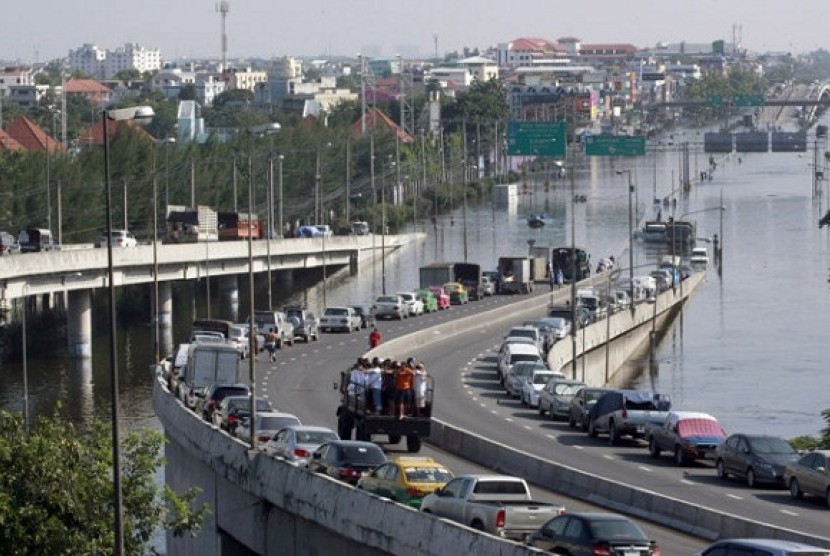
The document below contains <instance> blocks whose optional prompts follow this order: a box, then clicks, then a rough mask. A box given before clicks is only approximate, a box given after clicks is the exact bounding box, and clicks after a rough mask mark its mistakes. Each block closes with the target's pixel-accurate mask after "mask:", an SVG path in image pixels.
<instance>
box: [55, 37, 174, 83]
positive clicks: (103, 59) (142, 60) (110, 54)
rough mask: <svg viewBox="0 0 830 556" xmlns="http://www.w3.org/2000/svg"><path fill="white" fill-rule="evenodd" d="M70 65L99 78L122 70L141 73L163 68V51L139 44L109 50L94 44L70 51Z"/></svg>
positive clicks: (111, 75) (112, 75) (68, 58)
mask: <svg viewBox="0 0 830 556" xmlns="http://www.w3.org/2000/svg"><path fill="white" fill-rule="evenodd" d="M67 63H68V64H69V67H70V68H72V69H75V70H80V71H82V72H83V73H85V74H86V75H89V76H92V77H97V78H99V79H112V78H113V77H115V75H116V74H117V73H118V72H120V71H122V70H130V69H134V70H138V71H139V72H141V73H144V72H148V71H156V70H159V69H161V53H160V51H159V50H158V49H157V48H144V47H141V46H139V45H137V44H132V43H126V44H125V45H124V46H122V47H120V48H117V49H114V50H109V49H102V48H98V47H97V46H96V45H94V44H89V43H87V44H84V45H83V46H81V47H79V48H76V49H75V50H70V51H69V56H68V57H67Z"/></svg>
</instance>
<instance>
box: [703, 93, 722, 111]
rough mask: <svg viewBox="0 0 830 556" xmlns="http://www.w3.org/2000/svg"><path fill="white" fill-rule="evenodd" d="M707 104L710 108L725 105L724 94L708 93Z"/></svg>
mask: <svg viewBox="0 0 830 556" xmlns="http://www.w3.org/2000/svg"><path fill="white" fill-rule="evenodd" d="M706 105H707V106H709V107H710V108H720V107H721V106H723V96H721V95H708V96H707V97H706Z"/></svg>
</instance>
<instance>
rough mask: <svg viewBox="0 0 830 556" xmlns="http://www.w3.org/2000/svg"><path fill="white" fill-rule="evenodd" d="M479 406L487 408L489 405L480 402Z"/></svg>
mask: <svg viewBox="0 0 830 556" xmlns="http://www.w3.org/2000/svg"><path fill="white" fill-rule="evenodd" d="M478 405H480V406H481V407H487V404H486V403H484V402H479V404H478Z"/></svg>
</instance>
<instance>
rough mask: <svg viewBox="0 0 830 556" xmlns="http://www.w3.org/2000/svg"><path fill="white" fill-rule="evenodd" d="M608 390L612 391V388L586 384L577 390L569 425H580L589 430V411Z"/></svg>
mask: <svg viewBox="0 0 830 556" xmlns="http://www.w3.org/2000/svg"><path fill="white" fill-rule="evenodd" d="M606 392H610V389H609V388H594V387H588V386H586V387H584V388H580V389H579V390H577V391H576V393H575V394H574V395H573V398H571V407H570V410H569V411H568V426H569V427H571V428H573V427H576V426H577V425H578V426H579V428H581V429H582V430H583V431H585V432H588V412H589V411H591V407H592V406H593V405H594V404H595V403H597V400H598V399H600V398H601V397H602V396H604V395H605V393H606Z"/></svg>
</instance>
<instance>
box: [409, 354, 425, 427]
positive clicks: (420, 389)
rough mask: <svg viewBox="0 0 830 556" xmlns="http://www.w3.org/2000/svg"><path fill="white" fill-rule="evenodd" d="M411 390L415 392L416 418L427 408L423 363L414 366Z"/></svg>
mask: <svg viewBox="0 0 830 556" xmlns="http://www.w3.org/2000/svg"><path fill="white" fill-rule="evenodd" d="M412 388H413V390H414V391H415V416H416V417H418V416H420V415H421V414H422V413H423V412H424V409H425V408H426V406H427V371H426V369H425V368H424V364H423V363H418V364H417V365H415V378H414V379H413V381H412Z"/></svg>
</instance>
